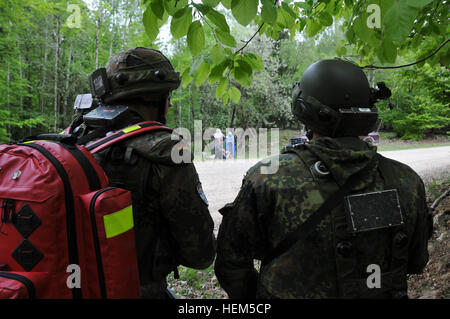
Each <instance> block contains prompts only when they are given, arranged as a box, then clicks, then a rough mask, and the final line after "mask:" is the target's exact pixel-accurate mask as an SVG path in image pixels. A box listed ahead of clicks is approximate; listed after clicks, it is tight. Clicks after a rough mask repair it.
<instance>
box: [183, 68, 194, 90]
mask: <svg viewBox="0 0 450 319" xmlns="http://www.w3.org/2000/svg"><path fill="white" fill-rule="evenodd" d="M190 71H191V68H190V67H188V68H187V69H186V70H184V72H183V74H182V75H181V85H182V86H183V88H184V89H185V88H186V87H187V86H188V85H189V83H191V82H192V80H193V77H192V75H191V74H190Z"/></svg>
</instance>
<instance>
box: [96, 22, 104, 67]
mask: <svg viewBox="0 0 450 319" xmlns="http://www.w3.org/2000/svg"><path fill="white" fill-rule="evenodd" d="M101 22H102V18H101V15H100V13H99V15H98V19H97V32H96V34H95V69H98V43H99V39H100V24H101Z"/></svg>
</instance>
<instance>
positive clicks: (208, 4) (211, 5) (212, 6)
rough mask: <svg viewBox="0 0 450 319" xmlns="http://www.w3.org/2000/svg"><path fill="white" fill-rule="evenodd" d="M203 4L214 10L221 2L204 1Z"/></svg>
mask: <svg viewBox="0 0 450 319" xmlns="http://www.w3.org/2000/svg"><path fill="white" fill-rule="evenodd" d="M203 3H204V4H206V5H207V6H210V7H211V8H214V7H215V6H217V5H218V4H219V3H220V0H203Z"/></svg>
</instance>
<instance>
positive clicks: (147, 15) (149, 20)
mask: <svg viewBox="0 0 450 319" xmlns="http://www.w3.org/2000/svg"><path fill="white" fill-rule="evenodd" d="M142 22H143V23H144V28H145V32H146V33H147V36H148V38H149V39H150V41H151V42H153V41H155V39H156V37H157V36H158V33H159V27H158V18H157V17H156V16H155V14H154V13H153V10H152V9H151V8H150V7H147V9H146V10H145V12H144V17H143V20H142Z"/></svg>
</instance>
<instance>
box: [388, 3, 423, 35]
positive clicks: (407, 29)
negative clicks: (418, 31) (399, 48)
mask: <svg viewBox="0 0 450 319" xmlns="http://www.w3.org/2000/svg"><path fill="white" fill-rule="evenodd" d="M431 1H432V0H412V1H411V0H408V1H406V0H403V1H397V2H396V3H395V4H394V5H393V6H392V7H391V8H390V9H389V10H388V11H387V13H386V15H385V17H384V24H385V26H386V28H385V32H384V33H385V37H387V38H389V39H390V40H392V41H397V42H402V41H404V40H405V39H406V38H407V37H408V35H409V34H410V33H411V30H412V27H413V25H414V20H415V19H416V17H417V15H418V14H419V11H420V9H422V8H423V7H424V6H425V5H427V4H429V3H430V2H431Z"/></svg>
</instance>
